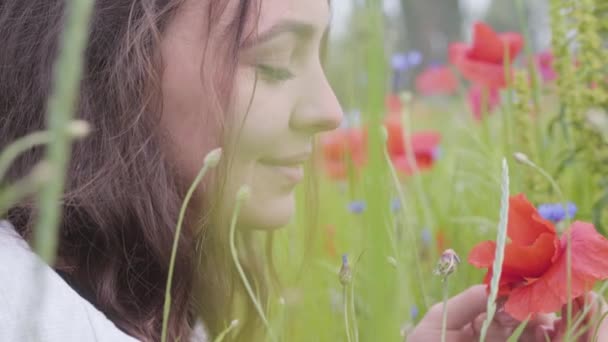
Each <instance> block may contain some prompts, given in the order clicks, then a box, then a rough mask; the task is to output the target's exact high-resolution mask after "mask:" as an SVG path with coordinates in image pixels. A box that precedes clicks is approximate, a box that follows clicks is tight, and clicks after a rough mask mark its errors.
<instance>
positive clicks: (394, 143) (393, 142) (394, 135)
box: [384, 115, 405, 156]
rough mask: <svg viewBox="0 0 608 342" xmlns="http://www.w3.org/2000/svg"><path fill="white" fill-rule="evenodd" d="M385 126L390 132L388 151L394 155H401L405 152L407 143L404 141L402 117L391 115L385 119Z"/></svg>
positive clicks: (388, 132) (387, 143)
mask: <svg viewBox="0 0 608 342" xmlns="http://www.w3.org/2000/svg"><path fill="white" fill-rule="evenodd" d="M384 127H386V132H387V134H388V137H387V140H386V147H387V150H388V153H389V154H390V155H391V156H392V155H401V154H404V153H405V145H404V143H403V128H402V126H401V117H400V116H399V115H389V116H388V117H387V118H386V119H385V120H384Z"/></svg>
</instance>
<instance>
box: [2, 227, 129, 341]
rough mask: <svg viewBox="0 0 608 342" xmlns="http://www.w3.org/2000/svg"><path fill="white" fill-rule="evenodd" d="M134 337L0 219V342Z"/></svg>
mask: <svg viewBox="0 0 608 342" xmlns="http://www.w3.org/2000/svg"><path fill="white" fill-rule="evenodd" d="M30 340H36V341H38V340H40V341H48V342H59V341H62V342H63V341H113V342H114V341H115V342H132V341H136V340H135V339H134V338H131V337H129V336H128V335H126V334H125V333H123V332H122V331H121V330H120V329H118V328H117V327H116V326H115V325H114V324H113V323H112V322H111V321H110V320H108V319H107V318H106V317H105V316H104V315H103V314H102V313H101V312H99V311H98V310H97V309H96V308H95V307H94V306H93V305H92V304H91V303H89V302H88V301H87V300H85V299H84V298H82V297H81V296H80V295H78V293H76V291H74V290H73V289H72V288H71V287H70V286H69V285H68V284H67V283H66V282H65V281H64V280H63V279H62V278H61V277H60V276H59V275H58V274H57V273H55V271H54V270H53V269H52V268H51V267H49V266H48V265H46V264H45V263H44V262H43V261H42V260H41V259H40V258H38V256H37V255H36V254H35V253H34V252H32V251H31V250H30V248H29V246H28V244H27V243H26V242H25V241H24V240H23V239H22V238H21V236H20V235H19V234H17V232H15V230H14V229H13V227H12V225H11V224H10V223H8V222H7V221H0V341H30Z"/></svg>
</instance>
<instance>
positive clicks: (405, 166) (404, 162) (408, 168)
mask: <svg viewBox="0 0 608 342" xmlns="http://www.w3.org/2000/svg"><path fill="white" fill-rule="evenodd" d="M391 161H392V162H393V166H394V167H395V169H396V170H397V171H399V172H401V173H405V174H406V175H411V174H412V173H414V168H413V167H412V165H411V164H410V162H409V160H408V159H407V157H406V156H405V155H401V156H392V157H391Z"/></svg>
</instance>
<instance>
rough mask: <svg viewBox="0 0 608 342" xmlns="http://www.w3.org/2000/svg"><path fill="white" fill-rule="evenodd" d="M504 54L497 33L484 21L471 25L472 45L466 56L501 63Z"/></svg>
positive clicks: (481, 60)
mask: <svg viewBox="0 0 608 342" xmlns="http://www.w3.org/2000/svg"><path fill="white" fill-rule="evenodd" d="M503 56H504V45H503V42H502V40H501V39H500V37H499V36H498V34H496V32H494V30H493V29H492V28H491V27H490V26H488V25H487V24H485V23H482V22H477V23H475V25H474V26H473V46H471V49H470V50H469V53H468V57H469V58H471V59H473V60H477V61H480V62H487V63H494V64H501V63H502V60H503Z"/></svg>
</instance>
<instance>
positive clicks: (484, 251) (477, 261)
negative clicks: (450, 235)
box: [468, 241, 496, 268]
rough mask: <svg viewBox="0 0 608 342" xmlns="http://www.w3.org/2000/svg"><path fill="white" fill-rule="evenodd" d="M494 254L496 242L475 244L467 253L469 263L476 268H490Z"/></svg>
mask: <svg viewBox="0 0 608 342" xmlns="http://www.w3.org/2000/svg"><path fill="white" fill-rule="evenodd" d="M495 253H496V242H494V241H484V242H481V243H479V244H477V245H476V246H475V247H473V249H472V250H471V252H470V253H469V257H468V260H469V263H470V264H471V265H473V266H475V267H478V268H489V267H492V263H493V262H494V254H495Z"/></svg>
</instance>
